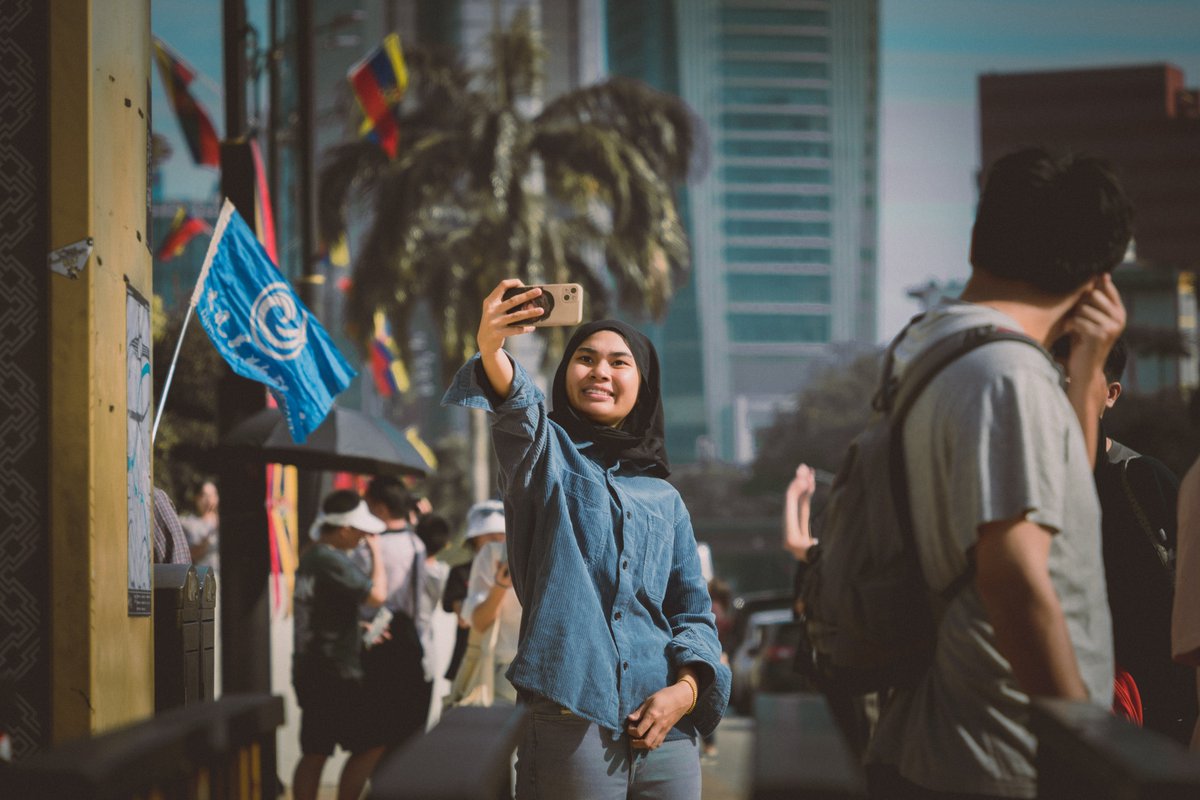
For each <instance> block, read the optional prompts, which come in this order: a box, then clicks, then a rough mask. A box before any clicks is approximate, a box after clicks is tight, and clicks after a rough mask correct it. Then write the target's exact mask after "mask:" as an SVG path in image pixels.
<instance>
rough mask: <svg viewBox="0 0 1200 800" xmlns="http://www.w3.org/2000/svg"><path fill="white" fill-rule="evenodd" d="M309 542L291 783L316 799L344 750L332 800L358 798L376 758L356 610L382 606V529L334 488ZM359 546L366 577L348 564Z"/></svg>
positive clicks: (300, 578) (302, 568) (300, 576)
mask: <svg viewBox="0 0 1200 800" xmlns="http://www.w3.org/2000/svg"><path fill="white" fill-rule="evenodd" d="M313 527H314V533H316V541H315V542H314V543H313V544H312V545H311V546H310V547H308V548H307V549H306V550H305V552H304V555H302V556H301V557H300V563H299V565H298V566H297V567H296V588H295V592H294V594H293V603H294V618H295V628H294V631H295V633H294V636H295V642H294V647H293V654H292V684H293V686H294V687H295V689H296V700H297V701H298V702H299V704H300V712H301V716H300V752H301V753H302V755H301V757H300V760H299V761H298V762H297V763H296V771H295V774H294V776H293V779H292V796H293V797H294V798H295V800H316V797H317V791H318V788H319V787H320V784H321V771H322V770H323V769H324V767H325V761H326V760H327V759H328V758H329V756H331V755H333V750H334V748H335V747H337V746H341V747H342V748H344V749H345V750H348V751H349V752H350V757H349V758H348V759H347V760H346V763H345V766H343V767H342V774H341V778H340V780H339V783H338V800H358V797H359V795H360V794H361V793H362V789H363V786H364V785H365V784H366V781H367V778H369V777H370V775H371V772H373V771H374V769H375V764H376V762H377V761H378V760H379V757H380V756H381V755H383V751H384V748H383V742H382V741H381V739H380V738H379V730H378V727H377V726H375V725H370V724H364V720H369V719H371V715H370V711H371V707H372V698H371V697H370V695H369V694H368V692H367V689H366V685H365V682H364V679H363V678H364V673H363V658H362V650H363V630H362V627H361V625H360V624H359V614H358V609H359V604H360V603H365V604H367V605H369V606H371V607H372V608H379V607H380V606H382V605H383V604H384V601H386V600H387V574H386V572H385V571H384V568H383V560H382V559H381V558H379V540H378V534H380V533H383V531H384V530H386V529H387V524H386V523H385V522H384V521H383V520H381V519H379V518H378V517H376V516H375V515H373V514H372V513H371V512H370V510H369V509H368V508H367V504H366V503H365V502H363V501H362V498H360V497H359V496H358V493H357V492H355V491H352V490H350V489H340V490H337V491H335V492H332V493H330V494H329V495H328V496H327V497H326V498H325V500H324V501H323V502H322V503H321V513H320V514H319V515H318V516H317V519H316V521H315V522H314V525H313ZM360 541H365V542H366V546H367V549H368V551H369V552H370V554H371V556H372V559H371V573H370V574H369V575H368V574H367V573H365V572H363V571H362V569H361V568H360V567H359V566H358V565H356V564H355V563H354V562H353V561H352V560H351V559H350V553H351V552H352V551H353V550H354V548H355V547H356V546H357V545H358V543H359V542H360Z"/></svg>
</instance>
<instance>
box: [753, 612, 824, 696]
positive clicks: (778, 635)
mask: <svg viewBox="0 0 1200 800" xmlns="http://www.w3.org/2000/svg"><path fill="white" fill-rule="evenodd" d="M803 626H804V623H803V622H800V621H797V620H793V619H788V620H787V621H786V622H778V623H773V624H770V625H767V626H765V627H764V628H763V630H762V645H761V646H760V647H759V648H758V655H757V656H756V657H755V658H754V661H753V663H752V665H751V668H750V690H751V695H752V696H753V695H754V694H757V693H758V692H802V691H815V690H816V687H815V686H814V685H813V683H812V681H811V680H810V679H809V678H808V676H807V675H805V674H804V673H803V672H801V671H799V670H798V669H797V668H796V667H797V655H798V654H799V652H800V649H801V648H802V647H803V646H804V637H803V633H804V630H803Z"/></svg>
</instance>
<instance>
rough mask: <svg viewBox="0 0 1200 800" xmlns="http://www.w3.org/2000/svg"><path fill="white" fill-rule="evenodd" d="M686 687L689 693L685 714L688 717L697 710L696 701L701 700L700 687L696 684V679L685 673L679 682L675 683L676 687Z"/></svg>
mask: <svg viewBox="0 0 1200 800" xmlns="http://www.w3.org/2000/svg"><path fill="white" fill-rule="evenodd" d="M681 684H682V687H681V688H683V687H686V688H687V691H688V699H687V700H686V702H687V710H686V711H684V712H683V715H684V716H685V717H686V716H687V715H688V714H690V713H692V712H693V711H694V710H695V709H696V701H698V700H699V699H700V685H699V684H698V683H697V682H696V679H695V677H693V676H692V675H691V674H690V673H684V674H682V675H680V676H679V680H677V681H675V685H676V686H680V685H681Z"/></svg>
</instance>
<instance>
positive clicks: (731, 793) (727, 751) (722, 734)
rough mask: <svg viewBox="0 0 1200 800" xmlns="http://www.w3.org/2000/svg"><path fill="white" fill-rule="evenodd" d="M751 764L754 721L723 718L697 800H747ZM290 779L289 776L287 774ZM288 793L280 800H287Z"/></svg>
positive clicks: (327, 792)
mask: <svg viewBox="0 0 1200 800" xmlns="http://www.w3.org/2000/svg"><path fill="white" fill-rule="evenodd" d="M753 764H754V720H753V719H751V718H750V717H736V716H727V717H725V719H724V720H723V721H722V722H721V726H720V727H719V728H717V755H716V758H705V759H703V760H702V761H701V771H702V773H703V790H702V791H701V795H700V797H701V800H747V798H749V797H750V788H751V786H750V778H751V769H752V768H753ZM337 775H338V772H337V771H332V770H327V771H326V773H325V777H326V780H332V781H336V780H337ZM289 778H290V775H289ZM291 796H292V795H291V792H290V791H289V792H287V793H286V794H285V795H284V800H291ZM336 797H337V788H336V786H334V785H330V784H326V785H323V786H322V787H321V793H320V795H319V800H335V798H336Z"/></svg>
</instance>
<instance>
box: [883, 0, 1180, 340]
mask: <svg viewBox="0 0 1200 800" xmlns="http://www.w3.org/2000/svg"><path fill="white" fill-rule="evenodd" d="M880 45H881V57H880V70H881V87H880V88H881V106H882V108H881V125H880V134H881V141H880V195H881V196H880V230H879V236H880V241H879V248H878V252H879V257H880V264H879V267H880V283H879V298H880V306H881V307H880V321H879V337H880V340H881V341H885V340H887V339H889V338H891V337H892V336H894V335H895V334H896V333H897V332H898V331H899V329H900V328H901V327H902V326H903V324H904V323H905V322H906V321H907V320H908V318H909V317H910V316H911V315H912V314H914V313H916V311H917V310H918V309H917V306H916V304H915V302H913V301H911V300H909V299H908V298H907V297H905V294H904V292H905V289H906V288H908V287H910V286H914V285H917V284H922V283H925V282H926V281H928V280H929V279H931V278H932V279H935V280H939V281H945V280H955V279H957V280H965V279H966V277H967V275H968V273H969V270H970V267H969V265H968V263H967V250H968V245H969V241H970V232H971V221H972V219H973V217H974V206H975V198H976V188H975V183H974V180H975V178H974V176H975V173H976V172H977V171H978V170H979V168H980V163H979V125H978V112H977V106H976V95H977V79H978V76H979V75H980V74H983V73H989V72H1028V71H1038V70H1046V69H1068V68H1078V67H1098V66H1115V65H1128V64H1147V63H1160V62H1164V61H1165V62H1168V63H1172V64H1174V65H1175V66H1177V67H1179V68H1181V69H1182V70H1183V72H1184V78H1185V81H1186V84H1187V86H1188V87H1189V88H1196V87H1197V86H1200V0H1139V1H1138V2H1117V0H1038V1H1036V2H1031V1H1025V0H881V42H880Z"/></svg>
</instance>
